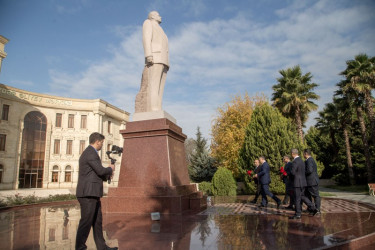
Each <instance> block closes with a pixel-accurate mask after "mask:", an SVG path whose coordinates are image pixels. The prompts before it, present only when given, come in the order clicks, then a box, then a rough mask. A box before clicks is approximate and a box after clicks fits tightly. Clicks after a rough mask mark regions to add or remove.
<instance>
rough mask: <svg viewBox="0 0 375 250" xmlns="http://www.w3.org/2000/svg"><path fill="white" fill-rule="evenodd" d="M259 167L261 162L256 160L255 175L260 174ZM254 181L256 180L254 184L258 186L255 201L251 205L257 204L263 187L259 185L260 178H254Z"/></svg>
mask: <svg viewBox="0 0 375 250" xmlns="http://www.w3.org/2000/svg"><path fill="white" fill-rule="evenodd" d="M259 165H260V164H259V160H258V159H255V161H254V166H255V169H254V173H255V174H257V173H259V171H260V166H259ZM253 180H254V183H255V185H256V188H257V190H256V192H255V197H254V200H252V201H251V203H254V204H255V203H257V201H258V197H259V195H260V193H261V190H262V185H261V184H260V183H259V181H258V178H256V177H254V178H253Z"/></svg>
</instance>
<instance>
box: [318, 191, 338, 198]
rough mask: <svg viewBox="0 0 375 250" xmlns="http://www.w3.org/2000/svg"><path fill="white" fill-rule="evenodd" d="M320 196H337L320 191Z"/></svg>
mask: <svg viewBox="0 0 375 250" xmlns="http://www.w3.org/2000/svg"><path fill="white" fill-rule="evenodd" d="M319 195H320V197H332V196H336V195H334V194H332V193H327V192H320V191H319Z"/></svg>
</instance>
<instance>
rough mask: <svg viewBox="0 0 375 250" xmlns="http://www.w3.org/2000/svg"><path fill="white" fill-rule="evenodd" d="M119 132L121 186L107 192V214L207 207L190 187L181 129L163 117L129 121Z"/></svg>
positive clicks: (177, 210)
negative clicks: (122, 138) (122, 140)
mask: <svg viewBox="0 0 375 250" xmlns="http://www.w3.org/2000/svg"><path fill="white" fill-rule="evenodd" d="M120 132H121V134H122V136H123V137H124V147H123V148H124V152H123V156H122V163H121V170H120V175H119V183H118V187H115V188H112V187H110V188H109V189H108V196H107V197H105V198H104V199H103V202H102V203H103V211H104V212H106V213H151V212H160V213H165V214H181V213H184V212H186V211H188V210H197V211H198V210H200V209H201V208H202V207H205V206H206V198H205V197H204V196H203V195H202V194H201V193H200V192H198V190H197V186H196V185H195V184H190V180H189V176H188V171H187V166H186V160H185V146H184V141H185V139H186V136H185V135H184V134H183V133H182V129H181V128H180V127H178V126H177V125H176V124H175V123H173V122H171V121H170V120H168V119H165V118H164V119H153V120H146V121H136V122H129V123H127V124H126V129H125V130H122V131H120Z"/></svg>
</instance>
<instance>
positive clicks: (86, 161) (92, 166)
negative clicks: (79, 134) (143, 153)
mask: <svg viewBox="0 0 375 250" xmlns="http://www.w3.org/2000/svg"><path fill="white" fill-rule="evenodd" d="M103 141H104V136H103V135H102V134H99V133H96V132H95V133H92V134H91V135H90V137H89V143H90V145H89V146H88V147H87V148H86V149H85V151H83V153H82V155H81V157H80V158H79V176H78V184H77V190H76V196H77V199H78V201H79V205H80V206H81V220H80V221H79V225H78V229H77V236H76V249H87V246H86V240H87V237H88V236H89V233H90V230H91V227H92V228H93V231H94V241H95V245H96V248H97V249H100V250H109V249H117V247H115V248H110V247H108V246H107V245H106V243H105V240H104V237H103V229H102V209H101V202H100V197H102V196H103V181H106V180H107V179H108V178H110V177H111V176H112V175H113V171H114V170H115V166H114V165H110V166H109V167H107V168H105V167H103V166H102V163H101V160H100V158H99V155H98V151H99V150H100V149H101V148H102V146H103Z"/></svg>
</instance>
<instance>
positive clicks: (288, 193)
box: [282, 155, 294, 209]
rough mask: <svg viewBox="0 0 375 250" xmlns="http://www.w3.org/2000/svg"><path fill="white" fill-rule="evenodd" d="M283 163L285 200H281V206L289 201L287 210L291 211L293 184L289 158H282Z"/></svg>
mask: <svg viewBox="0 0 375 250" xmlns="http://www.w3.org/2000/svg"><path fill="white" fill-rule="evenodd" d="M283 162H284V163H285V166H284V171H285V173H286V175H283V176H282V180H283V182H284V183H285V198H284V200H283V204H284V205H286V204H287V203H288V200H289V206H287V207H286V208H287V209H293V206H294V195H293V183H292V181H291V175H292V162H291V161H290V157H289V156H288V155H285V156H284V157H283Z"/></svg>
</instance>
